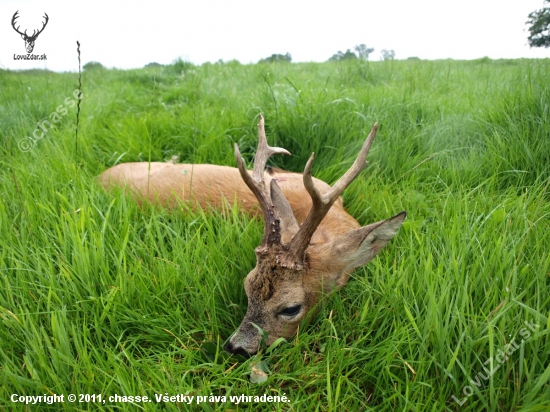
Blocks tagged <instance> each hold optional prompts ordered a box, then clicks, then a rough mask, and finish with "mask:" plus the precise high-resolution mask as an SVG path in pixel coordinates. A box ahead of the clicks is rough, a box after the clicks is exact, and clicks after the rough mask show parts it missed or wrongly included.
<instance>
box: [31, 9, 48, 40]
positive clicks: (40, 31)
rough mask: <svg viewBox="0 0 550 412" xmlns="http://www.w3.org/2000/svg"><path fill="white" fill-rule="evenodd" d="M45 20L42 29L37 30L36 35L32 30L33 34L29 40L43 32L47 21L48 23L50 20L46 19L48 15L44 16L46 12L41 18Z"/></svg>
mask: <svg viewBox="0 0 550 412" xmlns="http://www.w3.org/2000/svg"><path fill="white" fill-rule="evenodd" d="M42 17H44V18H45V19H46V21H45V22H44V23H42V28H41V29H40V30H38V33H36V34H35V33H34V32H35V31H36V30H33V33H32V36H31V38H36V37H38V35H39V34H40V33H42V32H43V31H44V29H45V28H46V24H48V21H50V18H49V17H48V15H47V14H46V12H44V16H42Z"/></svg>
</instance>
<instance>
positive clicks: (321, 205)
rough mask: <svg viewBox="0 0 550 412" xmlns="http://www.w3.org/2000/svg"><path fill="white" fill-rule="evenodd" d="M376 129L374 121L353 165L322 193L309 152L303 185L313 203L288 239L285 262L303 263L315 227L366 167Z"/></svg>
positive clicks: (295, 264)
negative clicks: (317, 183)
mask: <svg viewBox="0 0 550 412" xmlns="http://www.w3.org/2000/svg"><path fill="white" fill-rule="evenodd" d="M377 130H378V123H375V124H374V126H373V128H372V130H371V132H370V133H369V135H368V137H367V139H366V140H365V143H364V144H363V147H362V148H361V151H360V152H359V155H358V156H357V159H355V162H353V165H351V167H350V168H349V170H348V171H347V172H346V173H345V174H344V175H343V176H342V177H341V178H340V179H339V180H338V181H337V182H336V183H335V184H334V186H332V188H331V189H330V190H329V191H328V192H327V193H325V194H324V195H321V194H320V193H319V190H317V188H316V187H315V184H314V183H313V179H312V177H311V165H312V164H313V160H314V159H315V154H314V153H312V154H311V157H310V158H309V160H308V162H307V164H306V167H305V170H304V186H305V188H306V190H307V191H308V193H309V195H310V196H311V200H312V201H313V205H312V206H311V210H310V212H309V214H308V215H307V217H306V219H305V220H304V223H303V224H302V226H301V227H300V229H299V231H298V233H296V235H295V236H294V237H293V238H292V240H291V241H290V244H289V246H288V254H287V256H286V259H288V261H287V264H290V265H294V266H298V267H300V266H302V265H303V263H304V257H305V251H306V249H307V247H308V245H309V242H310V240H311V237H312V236H313V233H315V230H316V229H317V226H319V224H320V223H321V221H322V220H323V218H324V217H325V216H326V214H327V213H328V211H329V210H330V208H331V207H332V205H333V204H334V202H335V201H336V200H337V199H338V197H340V195H341V194H342V192H343V191H344V189H345V188H346V187H348V186H349V185H350V183H351V182H353V180H354V179H355V178H356V177H357V176H358V175H359V173H361V171H362V170H363V169H364V168H365V167H367V161H366V159H367V154H368V153H369V150H370V147H371V145H372V142H373V140H374V137H375V136H376V131H377Z"/></svg>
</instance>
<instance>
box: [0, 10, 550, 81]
mask: <svg viewBox="0 0 550 412" xmlns="http://www.w3.org/2000/svg"><path fill="white" fill-rule="evenodd" d="M543 6H544V4H543V0H462V1H456V0H376V1H374V0H369V1H355V0H338V1H332V0H330V1H324V0H316V1H310V0H307V1H305V0H304V1H300V0H292V1H290V0H278V1H257V0H256V1H252V0H225V1H222V0H179V1H176V0H155V1H139V0H137V1H114V0H111V1H102V0H97V1H93V0H80V1H65V0H61V1H25V0H19V1H14V0H0V68H4V69H14V70H15V69H29V68H42V69H43V68H46V69H49V70H54V71H76V70H78V60H77V54H76V41H77V40H79V41H80V43H81V57H82V64H85V63H86V62H89V61H98V62H100V63H101V64H103V65H104V66H106V67H116V68H120V69H128V68H138V67H143V66H144V65H146V64H147V63H151V62H158V63H161V64H169V63H171V62H173V61H174V60H175V59H177V58H181V59H183V60H185V61H189V62H191V63H194V64H202V63H204V62H216V61H218V60H220V59H222V60H224V61H229V60H233V59H236V60H238V61H240V62H241V63H255V62H257V61H258V60H260V59H261V58H264V57H268V56H270V55H272V54H274V53H280V54H285V53H287V52H288V53H290V54H291V55H292V61H294V62H305V61H317V62H322V61H326V60H327V59H328V58H329V57H331V56H332V55H333V54H335V53H336V52H338V51H340V50H341V51H343V52H345V51H346V49H352V50H353V48H354V47H355V46H356V45H358V44H366V45H367V46H368V47H372V48H374V49H375V51H374V52H373V53H372V54H371V56H370V59H371V60H379V59H380V56H381V54H380V52H381V50H383V49H387V50H394V51H395V58H397V59H406V58H408V57H413V56H414V57H419V58H421V59H430V60H432V59H447V58H452V59H476V58H480V57H484V56H488V57H490V58H494V59H498V58H545V57H550V49H538V48H533V49H531V48H529V46H528V45H527V35H528V33H527V25H526V24H525V22H526V21H527V16H528V14H529V13H530V12H532V11H534V10H537V9H540V8H542V7H543ZM16 11H19V16H20V17H19V18H18V19H17V24H16V26H20V31H24V30H25V29H27V33H28V34H32V32H33V30H35V29H39V28H41V27H42V22H43V21H44V18H43V16H44V13H47V14H48V16H49V21H48V24H47V26H46V27H45V28H44V31H43V32H42V33H41V34H40V35H39V36H38V38H37V40H36V43H35V47H34V51H33V54H36V55H43V54H45V55H46V58H47V60H42V61H32V60H18V59H16V57H17V56H18V55H26V54H27V53H26V50H25V43H24V41H23V39H22V38H21V36H20V35H19V34H18V33H16V31H15V30H14V29H13V27H12V25H11V20H12V17H13V15H14V13H15V12H16Z"/></svg>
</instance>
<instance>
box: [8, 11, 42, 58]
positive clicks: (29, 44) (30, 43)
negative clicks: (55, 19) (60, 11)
mask: <svg viewBox="0 0 550 412" xmlns="http://www.w3.org/2000/svg"><path fill="white" fill-rule="evenodd" d="M17 13H19V10H17V11H16V12H15V13H14V15H13V17H12V19H11V25H12V27H13V29H14V30H15V31H16V32H17V33H19V34H20V35H21V38H22V39H23V40H25V48H26V49H27V53H32V51H33V49H34V42H35V41H36V38H37V37H38V35H39V34H40V33H42V32H43V31H44V28H45V27H46V25H47V24H48V20H49V19H50V18H49V17H48V15H47V14H46V13H44V18H45V19H46V21H45V22H44V23H42V28H41V29H40V30H38V31H36V30H33V33H32V35H31V36H29V35H28V34H27V30H25V32H24V33H22V32H20V31H19V27H20V26H17V28H16V27H15V20H17V18H18V17H19V16H18V14H17Z"/></svg>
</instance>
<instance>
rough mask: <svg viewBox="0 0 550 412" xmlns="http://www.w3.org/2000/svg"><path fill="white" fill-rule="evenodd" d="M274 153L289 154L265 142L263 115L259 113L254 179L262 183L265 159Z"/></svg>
mask: <svg viewBox="0 0 550 412" xmlns="http://www.w3.org/2000/svg"><path fill="white" fill-rule="evenodd" d="M274 154H286V155H288V156H290V152H289V151H288V150H286V149H283V148H281V147H271V146H269V145H268V144H267V138H266V136H265V127H264V117H263V116H262V115H261V114H260V121H259V123H258V149H257V150H256V156H255V157H254V180H255V181H256V182H258V183H260V184H262V185H264V170H265V165H266V163H267V160H268V159H269V158H270V157H271V156H272V155H274Z"/></svg>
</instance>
